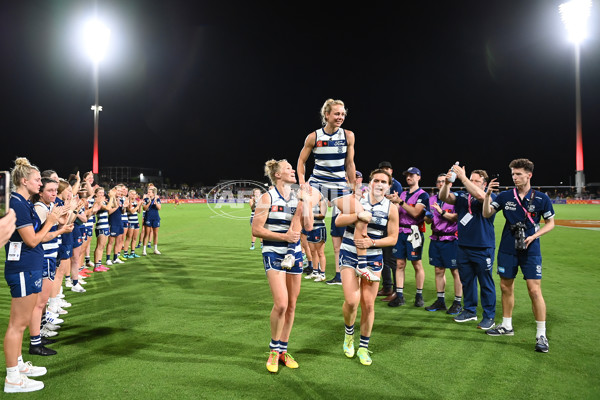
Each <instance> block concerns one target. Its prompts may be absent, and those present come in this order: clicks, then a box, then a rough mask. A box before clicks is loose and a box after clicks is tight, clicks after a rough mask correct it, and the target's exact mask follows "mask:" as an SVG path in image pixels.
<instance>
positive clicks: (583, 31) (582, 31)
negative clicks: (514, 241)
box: [558, 0, 592, 198]
mask: <svg viewBox="0 0 600 400" xmlns="http://www.w3.org/2000/svg"><path fill="white" fill-rule="evenodd" d="M591 8H592V1H591V0H571V1H569V2H567V3H563V4H561V5H560V6H558V11H559V13H560V17H561V19H562V21H563V23H564V24H565V28H566V29H567V32H568V33H569V40H570V41H571V42H573V45H574V47H575V135H576V139H575V187H576V188H577V197H578V198H581V196H582V193H583V187H584V186H585V175H584V173H583V141H582V137H581V82H580V62H579V59H580V45H581V42H582V41H583V39H585V38H586V36H587V21H588V19H589V17H590V10H591Z"/></svg>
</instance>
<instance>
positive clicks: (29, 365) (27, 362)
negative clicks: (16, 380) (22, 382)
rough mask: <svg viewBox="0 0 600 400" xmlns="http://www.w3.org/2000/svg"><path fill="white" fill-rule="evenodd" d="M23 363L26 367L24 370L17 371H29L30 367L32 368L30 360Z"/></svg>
mask: <svg viewBox="0 0 600 400" xmlns="http://www.w3.org/2000/svg"><path fill="white" fill-rule="evenodd" d="M23 365H24V366H25V367H27V368H26V369H25V370H24V371H23V370H21V369H19V372H29V371H31V368H33V364H31V361H26V362H24V363H23Z"/></svg>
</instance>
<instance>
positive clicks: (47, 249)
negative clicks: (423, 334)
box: [35, 201, 59, 259]
mask: <svg viewBox="0 0 600 400" xmlns="http://www.w3.org/2000/svg"><path fill="white" fill-rule="evenodd" d="M35 207H40V208H41V209H42V210H43V212H44V218H43V219H42V218H40V220H42V223H44V222H45V221H46V217H47V216H48V214H49V213H50V212H51V211H52V209H53V208H54V203H52V204H50V205H49V206H47V205H46V204H44V203H43V202H41V201H38V202H37V203H35ZM57 230H58V224H54V225H53V226H52V228H50V232H56V231H57ZM58 245H59V243H58V237H55V238H54V239H52V240H50V241H48V242H43V243H42V249H44V258H53V259H56V257H57V256H58Z"/></svg>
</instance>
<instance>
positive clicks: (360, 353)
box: [357, 347, 373, 359]
mask: <svg viewBox="0 0 600 400" xmlns="http://www.w3.org/2000/svg"><path fill="white" fill-rule="evenodd" d="M360 349H365V350H364V351H360ZM360 349H358V350H359V351H358V352H357V354H358V357H359V358H361V359H369V358H371V357H370V356H369V354H373V352H372V351H371V350H369V349H367V348H365V347H361V348H360Z"/></svg>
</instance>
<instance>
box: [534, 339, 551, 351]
mask: <svg viewBox="0 0 600 400" xmlns="http://www.w3.org/2000/svg"><path fill="white" fill-rule="evenodd" d="M535 351H539V352H540V353H547V352H548V339H546V336H540V337H539V338H537V339H536V343H535Z"/></svg>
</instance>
